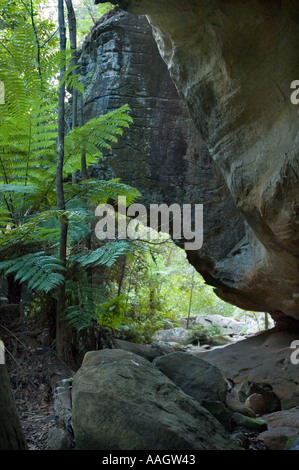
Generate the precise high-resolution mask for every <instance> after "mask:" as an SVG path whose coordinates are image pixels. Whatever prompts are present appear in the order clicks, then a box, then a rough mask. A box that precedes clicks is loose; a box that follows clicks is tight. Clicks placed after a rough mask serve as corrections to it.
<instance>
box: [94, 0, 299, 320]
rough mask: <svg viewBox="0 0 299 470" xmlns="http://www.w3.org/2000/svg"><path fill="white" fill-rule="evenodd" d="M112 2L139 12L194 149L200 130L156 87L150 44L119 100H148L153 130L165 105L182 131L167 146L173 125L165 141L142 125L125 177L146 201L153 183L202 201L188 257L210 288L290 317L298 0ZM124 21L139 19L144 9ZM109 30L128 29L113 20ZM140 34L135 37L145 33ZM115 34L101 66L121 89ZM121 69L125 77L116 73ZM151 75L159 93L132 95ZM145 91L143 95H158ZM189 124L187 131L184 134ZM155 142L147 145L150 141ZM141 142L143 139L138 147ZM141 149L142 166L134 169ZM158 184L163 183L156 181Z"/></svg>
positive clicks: (295, 300) (295, 290)
mask: <svg viewBox="0 0 299 470" xmlns="http://www.w3.org/2000/svg"><path fill="white" fill-rule="evenodd" d="M118 4H119V5H120V7H122V8H124V9H127V10H129V11H131V12H132V13H134V14H146V15H148V19H149V22H150V23H151V25H152V29H153V32H154V36H155V39H156V42H157V45H158V48H159V51H160V54H161V56H162V57H163V59H164V61H165V62H166V64H167V67H168V70H169V72H170V75H171V77H172V80H173V82H174V83H175V85H176V87H177V89H178V90H179V93H180V96H182V97H183V98H184V100H185V102H186V104H187V106H188V108H189V111H190V114H191V117H192V120H193V123H194V124H195V127H196V129H197V131H198V135H200V136H201V137H200V139H199V146H197V149H198V147H199V148H200V150H199V152H198V151H194V150H193V152H192V150H191V149H192V144H191V142H192V141H193V142H196V139H198V136H197V135H196V134H194V133H193V132H194V131H191V129H192V127H191V124H189V125H187V124H186V121H187V118H186V110H185V109H184V107H183V105H182V104H181V103H180V101H179V100H178V98H175V99H173V97H171V96H170V95H169V94H167V91H166V90H168V91H169V90H170V89H171V85H168V86H167V87H165V80H166V76H167V71H166V69H165V68H164V69H163V67H162V66H161V65H159V64H158V62H157V61H155V60H154V58H153V55H150V57H149V58H148V59H147V60H146V67H145V69H147V73H145V70H144V68H142V67H141V68H139V73H140V75H139V86H134V87H133V90H132V89H131V93H132V96H131V98H132V100H133V101H132V102H131V103H129V104H131V106H132V109H133V110H134V113H136V112H137V109H136V106H134V102H135V104H136V102H137V103H139V109H140V108H142V112H143V113H147V112H148V111H149V110H148V108H152V110H154V112H153V113H152V114H150V113H148V114H147V116H144V117H143V118H145V117H146V118H147V119H148V126H153V125H154V127H156V124H155V122H157V119H159V118H160V119H161V121H160V122H159V124H158V126H157V129H156V132H157V131H160V132H161V133H160V136H159V138H160V137H162V136H163V130H164V129H165V128H166V122H167V119H166V115H167V114H166V113H167V107H168V106H170V105H171V112H170V116H171V120H172V121H173V122H176V123H178V122H179V121H180V122H181V131H180V135H181V136H182V138H181V140H180V141H179V142H180V144H179V145H178V147H177V150H173V153H172V156H171V152H170V153H169V149H170V148H171V145H172V143H173V145H175V142H176V144H178V141H177V140H176V141H175V139H174V140H173V138H174V136H177V135H178V133H177V129H174V131H173V133H171V132H169V131H168V130H167V131H166V138H167V139H168V140H166V141H165V138H162V140H160V141H159V139H158V138H157V134H155V133H154V132H155V131H154V129H152V132H153V134H152V136H154V138H153V140H152V141H150V140H148V147H145V146H143V144H142V143H141V144H139V145H142V155H143V157H142V158H143V160H142V164H141V163H140V160H139V162H136V165H135V168H134V170H133V167H134V161H133V160H131V165H130V168H131V175H132V176H133V175H134V177H135V178H129V179H130V182H131V183H133V184H134V183H135V184H136V182H137V181H138V180H139V183H140V185H143V184H144V183H145V185H146V186H149V194H150V197H151V202H156V201H153V199H152V194H153V193H155V194H159V193H160V195H163V199H164V202H168V201H171V200H174V199H175V201H176V202H180V201H182V200H183V201H184V202H186V203H187V202H193V203H194V202H200V203H203V204H204V229H205V230H204V240H205V244H204V247H203V249H202V250H200V251H199V252H189V258H190V260H191V262H192V263H194V265H195V266H196V268H197V269H198V270H199V271H200V272H201V273H202V274H203V275H204V277H205V278H206V280H207V281H208V282H209V283H211V284H212V285H214V286H215V287H216V292H217V294H218V295H219V296H220V297H222V298H223V299H224V300H227V301H229V302H232V303H234V304H236V305H238V306H240V307H243V308H246V309H252V310H260V311H268V312H271V313H272V315H273V316H276V317H279V316H280V315H288V316H292V317H295V318H299V270H298V255H299V248H298V247H299V244H298V220H299V218H298V214H299V210H298V208H299V201H298V198H299V196H298V166H299V165H298V150H297V147H298V130H299V122H298V115H297V108H296V106H294V105H293V104H292V103H291V101H290V94H291V90H290V84H291V82H292V81H293V80H295V79H298V77H299V70H298V69H299V61H298V51H297V44H298V39H299V25H298V22H297V20H296V18H298V12H299V11H298V10H299V5H298V2H296V0H282V1H280V2H276V1H266V2H260V1H257V0H254V1H252V0H246V1H243V2H239V1H237V0H232V1H230V2H222V1H220V0H218V1H217V0H216V1H215V2H210V1H205V0H186V1H184V2H180V1H179V0H172V1H166V0H162V1H161V0H159V1H158V0H151V1H148V0H138V1H137V0H126V1H119V2H118ZM130 21H131V25H132V27H133V29H134V28H136V30H137V29H138V22H139V21H142V20H141V19H140V18H139V19H137V17H135V21H132V20H130ZM139 33H141V30H140V31H139ZM114 34H115V36H117V34H121V35H123V38H126V39H127V38H128V35H127V34H125V33H121V32H120V30H118V32H117V33H114ZM147 34H149V33H147ZM101 37H103V36H102V34H101ZM138 37H139V38H141V37H143V38H144V33H141V34H140V35H139V36H138ZM110 41H111V40H110ZM91 42H92V40H91ZM142 42H143V40H142ZM116 43H117V44H118V46H117V45H116ZM120 43H121V41H116V42H115V44H114V45H113V40H112V41H111V42H109V41H107V42H106V45H105V47H106V49H107V48H108V49H109V47H113V48H114V49H113V50H112V49H111V50H110V59H109V60H110V64H111V71H110V78H112V77H114V81H113V80H112V81H110V86H112V87H113V86H114V87H116V89H117V88H118V89H119V90H122V92H123V90H124V84H125V83H127V84H128V83H132V82H131V78H132V77H130V79H128V78H127V80H126V78H125V77H124V75H125V74H126V73H129V74H130V72H129V69H128V68H127V69H126V70H125V67H124V63H122V62H121V60H122V59H123V58H124V56H125V50H124V45H122V46H120ZM133 43H134V45H135V43H136V41H135V40H134V41H133ZM103 47H104V46H103ZM146 50H148V49H147V48H146ZM113 54H114V60H115V61H116V59H117V58H118V59H117V60H118V62H117V64H118V65H116V68H115V67H114V66H113V64H112V63H113V59H112V56H113ZM129 54H130V53H129ZM141 56H142V54H140V55H139V58H140V59H141ZM135 57H137V56H135ZM155 57H156V56H155ZM109 60H108V62H109ZM156 60H158V59H157V57H156ZM129 63H130V67H131V65H132V62H127V64H129ZM115 64H116V62H115ZM139 66H140V63H139V62H138V67H139ZM113 67H114V69H113ZM117 67H119V68H118V71H117V70H116V69H117ZM131 70H132V69H131ZM161 70H164V76H163V74H162V72H161ZM134 74H135V72H134ZM161 74H162V75H161ZM119 76H121V77H122V79H123V82H118V79H119ZM149 76H150V77H151V78H152V77H153V76H154V77H155V78H156V82H155V86H156V87H158V88H159V92H160V93H162V95H161V96H160V99H158V100H154V101H153V100H152V99H148V98H145V96H143V97H142V94H141V95H140V85H141V86H142V83H144V82H146V78H147V77H149ZM117 77H118V78H117ZM101 78H102V79H103V74H102V77H101ZM164 87H165V88H164ZM106 90H107V87H106ZM119 90H118V91H119ZM152 90H153V89H151V90H150V91H152ZM107 91H108V90H107ZM155 91H156V93H153V92H151V93H150V96H151V98H153V95H155V96H158V93H157V88H156V89H155ZM101 93H103V92H101ZM124 93H126V92H125V91H124ZM112 94H113V93H112ZM106 95H107V97H106V100H111V99H112V97H111V92H110V90H109V92H108V93H106ZM98 96H99V95H98ZM124 98H126V97H125V96H124ZM161 98H162V99H161ZM163 98H164V99H163ZM121 101H122V100H121ZM126 101H128V99H126ZM102 102H104V98H103V99H102ZM150 102H151V106H150ZM120 104H122V103H120ZM146 105H147V106H146ZM106 106H107V105H106ZM108 107H109V106H108ZM102 109H103V110H105V109H106V107H105V106H103V108H102ZM178 109H180V112H178ZM135 124H136V120H135ZM137 125H138V121H137ZM161 127H162V128H163V129H161ZM133 132H136V127H135V128H134V130H133ZM186 132H187V133H188V134H189V139H187V138H186ZM190 133H191V134H192V133H193V134H192V135H193V136H194V135H196V137H192V138H191V140H190ZM164 136H165V134H164ZM127 139H128V137H127ZM194 139H195V140H194ZM128 142H129V141H128ZM150 142H152V143H150ZM157 142H159V145H158V148H156V149H155V150H154V149H153V147H151V145H152V146H154V145H155V144H156V145H157ZM165 142H167V144H166V145H164V144H165ZM183 142H184V144H183ZM203 142H205V145H206V147H207V149H208V151H207V149H206V147H205V145H204V144H203ZM162 143H163V146H162ZM195 145H197V144H195ZM150 147H151V150H153V151H149V152H148V153H147V152H144V150H146V149H148V148H150ZM139 149H140V146H139ZM193 149H194V147H193ZM144 154H147V155H146V158H144ZM174 154H175V155H174ZM210 156H211V157H212V159H213V162H214V164H212V162H211V160H210ZM145 160H147V162H148V163H147V164H145V166H146V165H148V171H147V172H145V171H144V170H143V169H142V166H143V162H144V163H145ZM145 166H144V168H145ZM219 170H220V172H221V174H222V176H223V178H224V180H223V179H222V177H221V176H220V174H219ZM140 172H141V174H140ZM119 176H122V177H123V175H119ZM126 176H129V173H127V175H126ZM126 179H127V178H126ZM150 180H151V181H150ZM224 181H225V183H224ZM157 183H158V184H157ZM139 187H140V186H139ZM161 187H162V188H163V189H162V190H161V191H162V192H160V191H159V190H158V191H157V188H161ZM165 196H167V197H168V199H166V197H165ZM244 227H245V229H244Z"/></svg>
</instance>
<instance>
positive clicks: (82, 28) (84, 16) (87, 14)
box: [74, 0, 114, 43]
mask: <svg viewBox="0 0 299 470" xmlns="http://www.w3.org/2000/svg"><path fill="white" fill-rule="evenodd" d="M74 8H75V11H76V16H77V20H78V21H77V29H78V41H79V43H82V41H83V39H84V37H85V36H86V35H87V34H88V33H89V31H90V29H91V27H92V26H93V25H95V24H96V22H97V21H98V20H99V19H100V18H101V17H102V16H103V15H105V14H106V13H108V12H109V11H110V10H112V9H113V8H114V5H112V4H111V3H110V2H106V3H102V4H98V5H95V2H94V0H75V1H74Z"/></svg>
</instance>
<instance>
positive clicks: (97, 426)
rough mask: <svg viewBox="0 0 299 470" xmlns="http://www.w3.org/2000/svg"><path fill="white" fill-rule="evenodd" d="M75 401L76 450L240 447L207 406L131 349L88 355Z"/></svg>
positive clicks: (77, 380)
mask: <svg viewBox="0 0 299 470" xmlns="http://www.w3.org/2000/svg"><path fill="white" fill-rule="evenodd" d="M72 399H73V414H72V419H73V427H74V434H75V440H76V445H77V449H82V450H197V449H198V450H217V449H218V450H225V449H232V450H233V449H238V447H237V446H236V445H235V444H234V443H233V441H232V439H231V438H230V436H229V434H228V433H227V432H226V431H225V429H224V428H223V426H222V425H221V424H220V423H219V422H218V421H217V420H216V419H215V418H214V417H213V416H212V415H211V414H210V413H209V412H208V411H206V410H205V408H203V407H202V406H201V405H200V404H199V403H198V402H197V401H196V400H194V399H193V398H191V397H190V396H188V395H186V394H185V393H184V392H183V391H182V390H181V389H180V388H178V387H177V386H176V385H175V384H174V383H173V382H172V381H171V380H169V379H168V378H167V377H166V376H165V375H164V374H162V372H160V371H159V370H158V369H157V368H155V367H154V366H153V364H152V363H150V362H149V361H147V360H146V359H144V358H142V357H141V356H137V355H136V354H134V353H131V352H128V351H122V350H107V349H106V350H101V351H92V352H89V353H87V354H86V356H85V359H84V361H83V364H82V366H81V368H80V369H79V371H78V372H77V373H76V375H75V377H74V382H73V390H72Z"/></svg>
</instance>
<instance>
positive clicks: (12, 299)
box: [7, 274, 22, 305]
mask: <svg viewBox="0 0 299 470" xmlns="http://www.w3.org/2000/svg"><path fill="white" fill-rule="evenodd" d="M21 296H22V284H21V283H20V282H19V281H16V280H15V278H14V276H13V275H12V274H9V275H8V276H7V299H8V303H9V304H17V305H19V304H20V303H21Z"/></svg>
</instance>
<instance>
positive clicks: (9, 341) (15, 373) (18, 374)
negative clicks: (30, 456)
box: [0, 318, 59, 450]
mask: <svg viewBox="0 0 299 470" xmlns="http://www.w3.org/2000/svg"><path fill="white" fill-rule="evenodd" d="M0 330H1V338H2V340H3V341H4V344H5V348H6V354H5V360H6V365H7V369H8V373H9V376H10V380H11V387H12V391H13V395H14V398H15V402H16V406H17V411H18V414H19V417H20V421H21V425H22V428H23V431H24V434H25V439H26V441H27V445H28V449H29V450H46V449H47V438H48V433H49V430H50V429H51V428H52V427H54V426H55V425H56V423H55V416H54V410H53V399H52V398H53V393H52V386H53V378H54V377H55V378H57V371H58V368H59V367H58V366H59V363H58V361H57V358H56V355H55V352H54V350H53V349H52V348H51V347H40V346H41V345H40V343H39V341H38V340H37V338H38V337H39V335H42V334H43V331H42V330H40V329H39V325H38V324H36V322H35V321H32V322H30V321H29V322H28V320H27V319H26V322H22V321H19V320H17V321H14V320H13V319H11V318H10V321H9V322H7V321H6V322H3V320H2V321H1V323H0Z"/></svg>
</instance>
